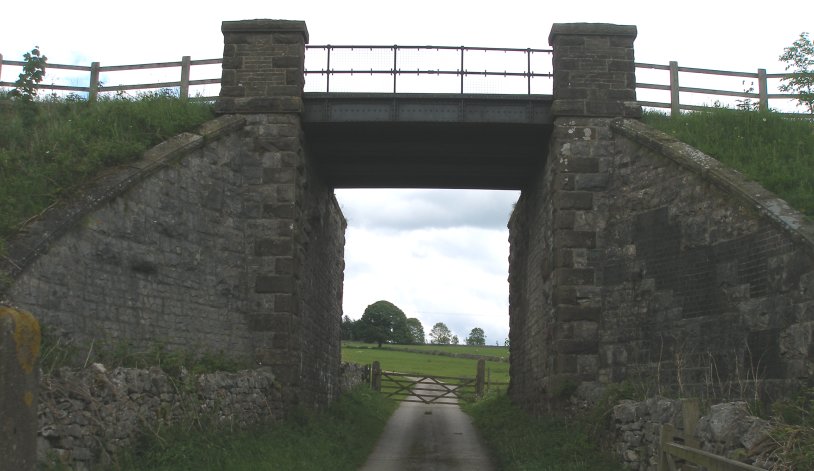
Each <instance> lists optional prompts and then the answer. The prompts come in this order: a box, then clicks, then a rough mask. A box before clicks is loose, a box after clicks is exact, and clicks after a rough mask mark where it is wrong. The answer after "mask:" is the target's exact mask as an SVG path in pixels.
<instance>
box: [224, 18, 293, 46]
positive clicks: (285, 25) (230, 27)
mask: <svg viewBox="0 0 814 471" xmlns="http://www.w3.org/2000/svg"><path fill="white" fill-rule="evenodd" d="M220 31H221V32H222V33H302V35H303V38H305V43H306V44H308V28H307V27H306V25H305V22H304V21H298V20H270V19H255V20H239V21H224V22H222V23H221V25H220Z"/></svg>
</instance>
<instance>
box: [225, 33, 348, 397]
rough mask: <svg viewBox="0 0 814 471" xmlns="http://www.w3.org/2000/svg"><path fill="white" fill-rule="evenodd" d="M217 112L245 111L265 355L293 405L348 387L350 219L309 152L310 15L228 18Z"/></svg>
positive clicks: (253, 269)
mask: <svg viewBox="0 0 814 471" xmlns="http://www.w3.org/2000/svg"><path fill="white" fill-rule="evenodd" d="M222 31H223V36H224V53H223V79H222V84H221V94H220V98H219V99H218V104H217V107H216V109H217V111H218V112H219V113H223V114H227V113H229V114H234V113H238V114H241V115H242V116H244V117H245V119H246V126H245V127H244V129H243V131H242V132H241V134H240V155H239V156H238V157H236V158H237V159H239V160H240V162H241V165H242V168H244V169H248V171H246V172H244V175H242V178H243V181H244V183H245V191H244V192H243V199H244V201H245V203H244V208H243V209H244V212H245V213H246V214H247V215H249V220H248V221H247V223H246V226H245V250H246V253H245V255H246V260H247V262H246V267H245V268H246V277H245V280H246V286H245V293H246V298H247V302H246V306H247V308H246V312H245V313H244V314H243V315H244V316H245V318H246V320H247V324H248V325H249V329H250V330H251V333H252V342H253V349H254V355H255V360H256V361H257V362H258V363H260V364H263V365H268V366H270V367H271V368H272V370H273V371H274V375H275V378H276V380H277V382H278V383H279V384H280V385H281V386H282V388H283V398H284V400H285V401H287V402H289V403H299V404H301V405H306V406H317V407H318V406H321V405H322V404H325V403H327V402H329V401H330V400H332V399H334V398H335V397H336V391H337V390H338V385H339V360H340V343H339V342H340V335H339V327H340V321H341V318H342V268H343V267H344V264H343V263H342V256H343V250H344V228H345V220H344V218H343V217H342V214H341V211H340V210H339V205H338V204H337V203H336V200H335V199H334V196H333V188H329V187H328V186H327V185H325V184H324V182H322V180H321V179H320V177H319V175H318V173H317V172H316V171H315V169H314V167H313V165H310V161H309V158H308V155H307V152H306V145H305V133H304V130H303V124H302V116H301V114H302V111H303V98H302V94H303V86H304V83H305V80H304V64H305V44H306V43H307V42H308V31H307V29H306V27H305V23H304V22H302V21H287V20H248V21H227V22H224V23H223V25H222Z"/></svg>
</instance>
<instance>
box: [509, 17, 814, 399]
mask: <svg viewBox="0 0 814 471" xmlns="http://www.w3.org/2000/svg"><path fill="white" fill-rule="evenodd" d="M634 37H635V28H632V27H624V26H614V25H602V24H600V25H596V24H575V25H555V26H554V28H553V29H552V33H551V36H550V42H551V44H552V46H553V47H554V62H555V74H554V75H555V81H554V106H553V110H552V111H553V112H554V114H555V116H556V118H555V122H554V130H553V133H552V137H551V141H550V146H549V152H548V156H547V158H546V161H545V165H542V166H541V169H540V171H539V174H538V175H537V177H536V178H535V179H534V182H533V183H532V184H530V185H529V186H528V187H527V188H525V189H524V190H523V192H522V195H521V197H520V200H519V201H518V203H517V205H516V207H515V210H514V213H513V214H512V218H511V220H510V223H509V228H510V242H511V249H510V250H511V253H510V264H509V265H510V266H509V282H510V338H511V345H512V364H511V378H512V384H511V387H510V393H511V395H512V397H513V398H514V399H515V400H516V401H517V402H519V403H521V404H524V405H525V406H527V407H528V408H529V409H532V410H539V409H540V408H542V407H544V406H545V401H544V400H541V398H545V397H557V396H559V395H560V394H563V393H564V392H566V391H568V390H569V388H570V387H572V386H573V385H576V384H579V383H580V382H585V381H595V380H598V381H600V382H603V383H611V382H619V381H624V380H632V381H641V382H646V383H648V384H650V385H651V386H654V387H657V388H659V390H661V391H663V392H668V391H673V392H675V393H676V394H682V395H689V394H696V395H702V396H704V397H719V398H745V397H752V398H753V397H755V394H757V395H758V396H760V397H762V398H763V399H765V400H771V399H772V398H773V397H776V396H777V395H779V394H782V393H783V392H785V391H791V390H793V389H794V388H796V387H799V386H804V385H806V384H810V382H811V381H812V379H814V348H812V345H814V317H812V315H814V284H812V283H814V226H812V224H811V222H810V221H807V220H805V219H804V218H803V217H802V215H801V214H799V213H797V212H795V211H793V210H791V209H790V208H789V207H788V205H786V204H785V202H783V201H781V200H779V199H778V198H776V197H774V196H773V195H771V194H770V193H769V192H767V191H766V190H765V189H763V188H760V186H759V185H757V184H755V183H753V182H746V181H745V180H744V179H743V178H742V177H741V176H740V175H739V174H738V173H737V172H735V171H733V170H731V169H727V168H726V167H724V166H723V165H721V164H720V163H718V162H717V161H715V160H714V159H712V158H710V157H709V156H706V155H704V154H703V153H701V152H699V151H698V150H696V149H692V148H690V147H689V146H687V145H685V144H682V143H680V142H677V141H675V139H672V138H670V137H669V136H666V135H664V134H663V133H659V132H657V131H654V130H652V129H649V128H647V126H644V125H642V124H641V123H639V122H638V121H636V120H633V119H629V118H626V117H630V116H633V117H635V116H637V115H638V112H639V111H638V109H637V106H636V105H635V102H634V100H635V93H634V92H633V90H634V89H633V84H635V77H634V76H633V75H632V74H633V68H632V63H633V62H632V61H633V48H632V47H633V38H634ZM626 90H627V91H626Z"/></svg>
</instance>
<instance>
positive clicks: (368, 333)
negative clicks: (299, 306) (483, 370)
mask: <svg viewBox="0 0 814 471" xmlns="http://www.w3.org/2000/svg"><path fill="white" fill-rule="evenodd" d="M429 337H430V343H432V344H437V345H458V344H459V343H460V340H459V339H458V336H457V335H455V334H453V333H452V331H450V330H449V327H447V325H446V324H444V323H443V322H438V323H436V324H435V325H434V326H433V327H432V330H430V333H429ZM342 340H358V341H362V342H368V343H376V344H378V345H379V346H380V347H381V346H382V344H385V343H391V344H404V345H410V344H423V343H426V338H425V335H424V326H423V325H421V321H419V320H418V319H416V318H415V317H410V318H408V317H407V315H406V314H404V311H402V310H401V309H399V308H398V307H397V306H396V305H395V304H393V303H391V302H389V301H384V300H382V301H376V302H375V303H373V304H371V305H369V306H368V307H367V308H366V309H365V312H364V313H363V314H362V317H361V319H358V320H355V321H354V320H352V319H351V318H350V317H348V316H347V315H346V316H344V317H343V318H342ZM465 341H466V344H467V345H476V346H477V345H486V335H485V334H484V332H483V329H481V328H480V327H475V328H473V329H472V331H470V332H469V336H468V337H467V338H466V340H465Z"/></svg>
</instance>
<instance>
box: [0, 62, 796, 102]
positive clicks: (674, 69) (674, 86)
mask: <svg viewBox="0 0 814 471" xmlns="http://www.w3.org/2000/svg"><path fill="white" fill-rule="evenodd" d="M222 62H223V61H222V59H202V60H192V59H191V58H190V56H183V57H182V58H181V60H180V61H176V62H158V63H151V64H136V65H115V66H104V67H103V66H101V65H100V63H99V62H93V63H91V65H90V66H80V65H67V64H47V68H48V69H57V70H73V71H82V72H87V73H88V77H89V78H88V86H73V85H55V84H40V85H38V88H39V89H43V90H61V91H68V92H74V93H87V94H88V99H89V100H90V101H93V100H95V99H96V98H97V96H98V94H99V93H104V92H118V91H127V90H149V89H159V88H178V93H179V96H180V97H181V98H184V99H186V98H188V97H189V88H190V87H191V86H199V85H217V84H220V78H219V77H218V78H209V79H201V80H190V72H191V68H192V67H194V66H199V65H214V64H220V63H222ZM4 65H8V66H17V67H22V66H23V65H25V62H22V61H12V60H4V59H3V55H2V54H0V72H2V67H3V66H4ZM172 67H176V68H179V69H180V77H179V80H177V81H167V82H154V83H141V84H132V85H103V84H101V83H100V82H99V77H100V74H103V73H109V72H128V71H135V70H148V69H161V68H172ZM636 68H637V69H644V70H662V71H666V72H669V80H667V81H666V83H647V82H637V83H636V88H637V90H661V91H668V92H669V93H670V100H669V101H665V102H658V101H641V100H640V101H639V103H640V104H641V105H642V106H644V107H652V108H666V109H669V110H670V111H671V114H673V115H678V114H679V113H680V112H681V111H682V110H696V111H697V110H703V109H707V108H708V107H706V106H699V105H690V104H687V103H686V102H685V103H684V104H682V103H681V94H682V93H685V94H686V93H692V94H702V95H710V96H717V97H737V98H741V99H744V100H756V101H757V107H758V108H759V109H761V110H768V109H769V105H770V100H794V99H796V98H798V97H797V95H795V94H792V93H769V91H770V88H769V80H778V79H783V78H788V77H791V76H792V74H777V73H772V74H770V73H767V72H766V69H758V70H757V72H734V71H727V70H714V69H700V68H695V67H679V65H678V63H677V62H675V61H671V62H670V63H669V64H668V65H661V64H648V63H639V62H637V63H636ZM305 73H306V74H308V73H312V74H326V73H327V74H331V73H332V72H331V71H330V70H329V69H326V70H318V71H308V70H306V71H305ZM681 74H704V75H711V76H716V77H740V78H745V79H754V80H756V81H757V87H758V89H757V92H754V91H733V90H719V89H707V88H697V87H686V86H681V85H680V83H681V80H680V77H681ZM13 86H14V82H7V81H6V82H2V81H0V87H13ZM201 98H205V99H214V98H216V97H201ZM793 114H798V113H793Z"/></svg>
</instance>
